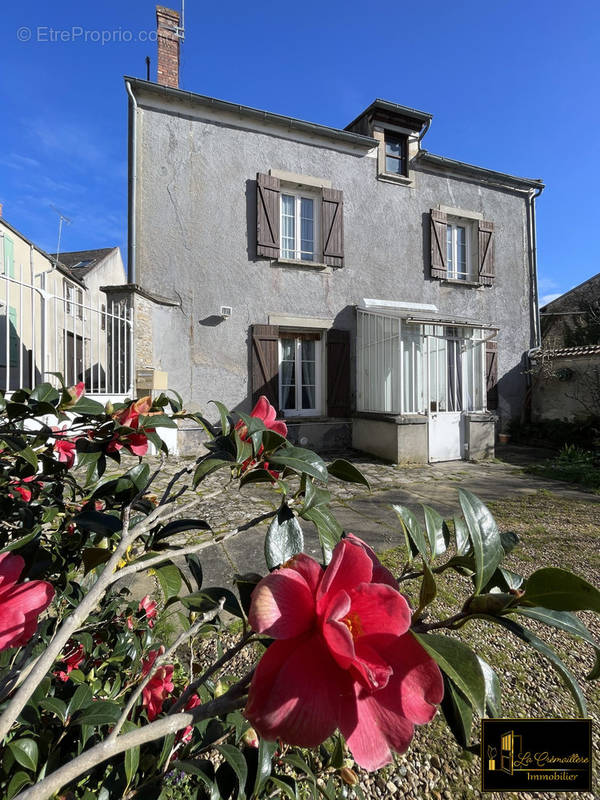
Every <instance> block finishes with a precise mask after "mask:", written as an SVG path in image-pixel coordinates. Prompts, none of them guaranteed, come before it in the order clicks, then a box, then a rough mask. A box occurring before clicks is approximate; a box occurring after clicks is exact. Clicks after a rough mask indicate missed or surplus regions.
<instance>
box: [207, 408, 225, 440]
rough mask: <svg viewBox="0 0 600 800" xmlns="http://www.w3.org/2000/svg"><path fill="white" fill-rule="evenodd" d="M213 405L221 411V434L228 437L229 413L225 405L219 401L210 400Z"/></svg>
mask: <svg viewBox="0 0 600 800" xmlns="http://www.w3.org/2000/svg"><path fill="white" fill-rule="evenodd" d="M210 402H211V403H214V405H215V406H216V407H217V409H218V411H219V416H220V418H221V433H222V435H223V436H227V434H228V433H229V411H228V410H227V408H226V407H225V406H224V405H223V403H219V401H218V400H210Z"/></svg>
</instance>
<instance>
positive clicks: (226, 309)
mask: <svg viewBox="0 0 600 800" xmlns="http://www.w3.org/2000/svg"><path fill="white" fill-rule="evenodd" d="M232 312H233V309H232V308H231V306H221V316H222V317H223V319H229V317H230V316H231V314H232Z"/></svg>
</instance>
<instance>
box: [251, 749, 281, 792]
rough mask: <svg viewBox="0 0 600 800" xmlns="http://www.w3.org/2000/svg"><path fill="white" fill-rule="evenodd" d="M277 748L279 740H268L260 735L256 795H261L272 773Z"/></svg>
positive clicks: (255, 782) (255, 785) (255, 784)
mask: <svg viewBox="0 0 600 800" xmlns="http://www.w3.org/2000/svg"><path fill="white" fill-rule="evenodd" d="M276 750H277V742H268V741H267V740H266V739H263V738H262V736H261V737H260V739H259V741H258V763H257V767H256V779H255V781H254V793H253V796H254V797H260V793H261V791H262V789H263V788H264V786H265V784H266V782H267V780H268V779H269V777H270V775H271V764H272V761H273V754H274V753H275V751H276Z"/></svg>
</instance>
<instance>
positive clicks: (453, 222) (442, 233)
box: [430, 206, 496, 286]
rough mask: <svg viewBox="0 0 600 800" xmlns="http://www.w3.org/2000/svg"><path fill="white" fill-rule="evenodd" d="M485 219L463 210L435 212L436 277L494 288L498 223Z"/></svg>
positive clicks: (432, 216) (433, 258) (432, 221)
mask: <svg viewBox="0 0 600 800" xmlns="http://www.w3.org/2000/svg"><path fill="white" fill-rule="evenodd" d="M481 217H482V215H481V214H480V213H476V212H474V211H467V210H464V211H463V210H462V209H459V208H449V207H446V206H440V207H439V208H432V209H431V214H430V226H431V230H430V232H431V277H432V278H438V279H439V280H451V281H463V282H465V283H469V284H478V285H480V286H493V285H494V282H495V280H496V275H495V267H494V223H493V222H489V221H486V220H484V219H482V218H481Z"/></svg>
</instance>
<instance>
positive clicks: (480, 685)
mask: <svg viewBox="0 0 600 800" xmlns="http://www.w3.org/2000/svg"><path fill="white" fill-rule="evenodd" d="M413 636H416V638H417V640H418V641H419V642H420V644H421V645H422V646H423V647H424V648H425V650H427V652H428V653H429V655H430V656H431V657H432V658H433V659H434V661H435V662H436V663H437V665H438V666H439V667H440V669H441V670H442V672H445V673H446V675H448V677H449V678H451V679H452V680H453V681H454V683H455V684H456V685H457V686H458V688H459V689H460V690H461V692H462V693H463V694H464V695H465V696H466V697H467V698H468V699H469V701H470V703H471V705H472V706H473V708H474V709H475V710H476V711H477V713H478V714H479V716H481V717H482V716H483V715H484V709H485V679H484V677H483V672H482V671H481V666H480V664H479V660H478V658H477V656H476V655H475V653H474V652H473V651H472V650H471V648H470V647H467V645H466V644H463V643H462V642H460V641H458V639H453V638H451V637H450V636H443V635H441V634H438V633H427V634H415V633H413Z"/></svg>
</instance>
